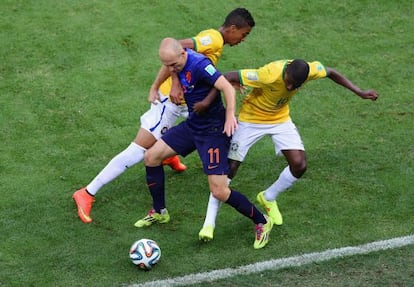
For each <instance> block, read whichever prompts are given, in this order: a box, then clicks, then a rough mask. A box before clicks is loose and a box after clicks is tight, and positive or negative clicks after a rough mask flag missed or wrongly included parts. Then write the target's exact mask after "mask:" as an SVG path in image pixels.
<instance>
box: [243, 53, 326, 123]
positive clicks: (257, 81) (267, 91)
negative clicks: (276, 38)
mask: <svg viewBox="0 0 414 287" xmlns="http://www.w3.org/2000/svg"><path fill="white" fill-rule="evenodd" d="M291 61H292V60H280V61H275V62H271V63H269V64H267V65H265V66H263V67H261V68H259V69H243V70H239V71H238V72H239V78H240V83H241V84H242V85H243V86H248V87H251V88H252V90H251V91H250V93H249V94H248V95H247V96H246V97H245V98H244V99H243V103H242V105H241V109H240V113H239V120H240V121H242V122H249V123H256V124H277V123H283V122H285V121H287V120H289V119H290V115H289V102H290V100H291V99H292V97H293V96H294V95H295V94H296V93H297V91H298V89H295V90H293V91H288V90H287V89H286V85H285V82H284V74H285V69H286V66H287V64H289V62H291ZM308 64H309V75H308V78H307V79H306V81H305V83H306V82H308V81H310V80H316V79H321V78H325V77H326V75H327V72H326V68H325V67H324V66H323V65H322V64H321V63H320V62H308ZM305 83H304V84H305Z"/></svg>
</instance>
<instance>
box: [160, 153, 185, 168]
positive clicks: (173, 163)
mask: <svg viewBox="0 0 414 287" xmlns="http://www.w3.org/2000/svg"><path fill="white" fill-rule="evenodd" d="M162 164H163V165H168V166H170V167H171V168H172V169H173V170H175V171H177V172H183V171H185V170H186V169H187V166H185V164H183V163H182V162H181V161H180V158H179V157H178V155H174V156H172V157H169V158H167V159H165V160H164V161H163V162H162Z"/></svg>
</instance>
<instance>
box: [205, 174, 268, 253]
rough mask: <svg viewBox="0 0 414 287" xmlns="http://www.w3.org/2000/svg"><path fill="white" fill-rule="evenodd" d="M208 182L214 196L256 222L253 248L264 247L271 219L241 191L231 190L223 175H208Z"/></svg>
mask: <svg viewBox="0 0 414 287" xmlns="http://www.w3.org/2000/svg"><path fill="white" fill-rule="evenodd" d="M208 183H209V187H210V191H211V193H212V194H213V195H214V197H216V198H217V199H219V200H221V201H223V202H225V203H227V204H229V205H230V206H232V207H233V208H234V209H236V210H237V211H238V212H239V213H241V214H243V215H244V216H246V217H248V218H250V219H251V220H252V221H253V222H254V223H255V224H256V236H255V242H254V248H256V249H258V248H262V247H264V246H265V245H266V244H267V242H268V240H269V234H270V231H271V229H272V226H273V223H272V221H271V219H270V218H266V217H265V216H264V215H263V213H261V212H260V211H259V210H258V209H257V207H256V206H255V205H254V204H253V203H251V202H250V201H249V200H248V199H247V197H246V196H244V195H243V194H242V193H240V192H238V191H235V190H231V189H230V188H229V187H228V185H227V177H226V176H225V175H208Z"/></svg>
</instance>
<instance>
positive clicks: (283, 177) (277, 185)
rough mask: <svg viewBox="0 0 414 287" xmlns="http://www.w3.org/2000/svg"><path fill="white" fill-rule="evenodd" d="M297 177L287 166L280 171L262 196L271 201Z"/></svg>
mask: <svg viewBox="0 0 414 287" xmlns="http://www.w3.org/2000/svg"><path fill="white" fill-rule="evenodd" d="M297 180H298V179H297V178H296V177H294V176H293V175H292V173H291V172H290V169H289V166H287V167H285V169H284V170H283V171H282V172H281V173H280V175H279V178H278V179H277V180H276V181H275V182H274V183H273V184H272V185H271V186H269V187H268V189H266V190H265V192H264V198H265V199H266V200H268V201H273V200H275V199H276V197H277V196H278V195H279V194H280V193H282V192H284V191H285V190H286V189H288V188H289V187H291V186H292V185H293V184H294V183H295V182H296V181H297Z"/></svg>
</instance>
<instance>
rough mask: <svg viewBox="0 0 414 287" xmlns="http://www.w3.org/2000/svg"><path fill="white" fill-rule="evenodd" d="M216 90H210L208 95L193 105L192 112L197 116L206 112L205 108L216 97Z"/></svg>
mask: <svg viewBox="0 0 414 287" xmlns="http://www.w3.org/2000/svg"><path fill="white" fill-rule="evenodd" d="M217 94H218V90H217V89H216V88H212V89H211V90H210V92H209V93H208V95H207V96H206V97H205V98H204V99H203V100H202V101H200V102H197V103H195V104H194V105H193V110H194V112H195V113H196V114H197V115H202V114H204V113H205V112H206V110H207V108H208V107H209V106H210V104H211V103H212V102H213V101H214V99H215V98H216V97H217Z"/></svg>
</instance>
